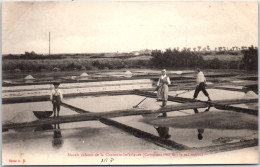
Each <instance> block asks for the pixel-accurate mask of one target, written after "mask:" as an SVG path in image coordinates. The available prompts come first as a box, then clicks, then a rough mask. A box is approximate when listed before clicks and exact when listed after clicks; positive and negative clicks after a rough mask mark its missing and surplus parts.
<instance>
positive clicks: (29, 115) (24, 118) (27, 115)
mask: <svg viewBox="0 0 260 167" xmlns="http://www.w3.org/2000/svg"><path fill="white" fill-rule="evenodd" d="M35 120H37V118H36V117H35V116H34V114H33V112H19V113H18V114H16V115H15V116H14V117H13V118H12V119H11V120H10V122H12V123H21V122H31V121H35Z"/></svg>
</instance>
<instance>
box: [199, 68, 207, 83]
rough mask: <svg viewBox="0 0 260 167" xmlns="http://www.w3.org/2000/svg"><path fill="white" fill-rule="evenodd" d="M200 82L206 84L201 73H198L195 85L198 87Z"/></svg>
mask: <svg viewBox="0 0 260 167" xmlns="http://www.w3.org/2000/svg"><path fill="white" fill-rule="evenodd" d="M201 82H206V78H205V76H204V74H203V72H202V71H200V72H199V73H198V75H197V84H198V85H199V84H200V83H201Z"/></svg>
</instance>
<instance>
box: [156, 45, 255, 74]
mask: <svg viewBox="0 0 260 167" xmlns="http://www.w3.org/2000/svg"><path fill="white" fill-rule="evenodd" d="M229 52H230V53H231V51H229ZM241 53H242V54H243V55H244V56H243V59H242V60H241V61H221V60H219V59H218V58H215V59H213V60H204V59H203V57H202V56H201V55H198V53H196V52H192V51H190V50H189V49H184V50H182V51H179V50H177V49H166V51H165V52H162V51H161V50H153V51H152V55H151V56H152V59H151V64H152V65H153V66H155V67H158V68H166V67H169V68H193V67H201V68H210V69H248V70H257V68H258V49H257V48H256V47H254V46H251V47H248V48H246V49H244V50H242V51H241ZM229 55H234V54H229Z"/></svg>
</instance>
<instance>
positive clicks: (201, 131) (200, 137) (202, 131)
mask: <svg viewBox="0 0 260 167" xmlns="http://www.w3.org/2000/svg"><path fill="white" fill-rule="evenodd" d="M209 110H210V106H209V107H208V108H207V109H206V110H204V112H208V111H209ZM193 111H194V113H195V114H197V113H199V111H198V109H197V108H194V109H193ZM203 133H204V129H198V140H202V139H203V136H202V134H203Z"/></svg>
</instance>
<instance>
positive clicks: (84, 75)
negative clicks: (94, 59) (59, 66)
mask: <svg viewBox="0 0 260 167" xmlns="http://www.w3.org/2000/svg"><path fill="white" fill-rule="evenodd" d="M80 76H81V77H87V76H88V74H87V73H85V72H83V73H82V74H81V75H80Z"/></svg>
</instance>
